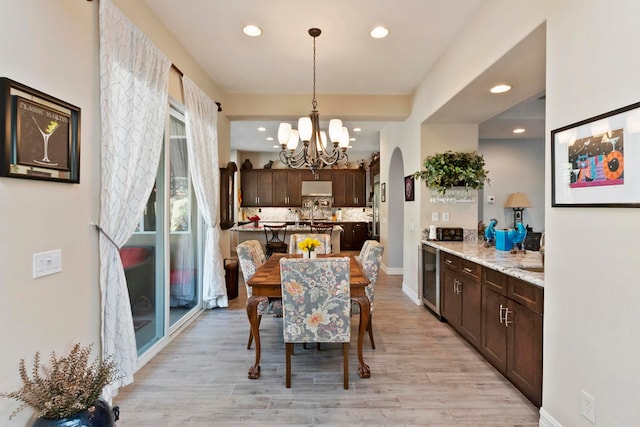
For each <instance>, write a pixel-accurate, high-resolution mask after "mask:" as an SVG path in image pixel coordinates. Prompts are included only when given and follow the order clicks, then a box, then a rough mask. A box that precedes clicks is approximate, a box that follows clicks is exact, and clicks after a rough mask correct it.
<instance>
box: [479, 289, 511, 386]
mask: <svg viewBox="0 0 640 427" xmlns="http://www.w3.org/2000/svg"><path fill="white" fill-rule="evenodd" d="M508 301H509V300H507V298H506V297H505V296H504V295H500V294H499V293H498V292H495V291H494V290H492V289H491V288H489V287H488V286H484V287H483V288H482V346H481V352H482V354H483V355H484V357H485V358H486V359H487V360H488V361H489V362H490V363H491V364H492V365H493V366H494V367H495V368H496V369H497V370H498V371H500V373H501V374H503V375H506V373H507V329H506V328H505V326H504V319H503V316H504V309H505V307H508Z"/></svg>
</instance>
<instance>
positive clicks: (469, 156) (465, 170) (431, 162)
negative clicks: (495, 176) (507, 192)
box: [413, 150, 489, 194]
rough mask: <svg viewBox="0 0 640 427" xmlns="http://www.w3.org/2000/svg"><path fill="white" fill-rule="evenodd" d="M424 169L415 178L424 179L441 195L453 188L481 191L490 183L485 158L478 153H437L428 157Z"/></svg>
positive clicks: (415, 174)
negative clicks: (485, 184) (486, 183)
mask: <svg viewBox="0 0 640 427" xmlns="http://www.w3.org/2000/svg"><path fill="white" fill-rule="evenodd" d="M422 165H423V166H424V169H423V170H421V171H418V172H415V173H414V174H413V176H414V178H417V179H424V181H425V183H426V185H427V187H428V188H432V189H434V190H436V191H437V192H438V193H440V194H445V193H446V191H447V190H448V189H450V188H453V187H466V188H467V189H469V188H471V189H474V190H480V189H482V188H483V187H484V183H485V182H489V178H488V177H487V174H488V173H489V171H487V170H486V169H485V168H484V158H483V157H482V156H481V155H479V154H478V153H476V152H453V151H450V150H449V151H446V152H444V153H436V154H433V155H431V156H427V157H426V158H425V159H424V162H423V164H422Z"/></svg>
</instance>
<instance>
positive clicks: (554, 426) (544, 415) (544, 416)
mask: <svg viewBox="0 0 640 427" xmlns="http://www.w3.org/2000/svg"><path fill="white" fill-rule="evenodd" d="M538 425H539V426H540V427H562V424H560V423H559V422H557V421H556V420H555V419H554V418H553V417H552V416H551V415H549V413H548V412H547V411H545V410H544V408H540V423H539V424H538Z"/></svg>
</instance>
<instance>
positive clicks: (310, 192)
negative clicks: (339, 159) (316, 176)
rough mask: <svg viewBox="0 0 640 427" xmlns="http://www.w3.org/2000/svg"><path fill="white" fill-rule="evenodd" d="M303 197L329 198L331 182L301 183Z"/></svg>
mask: <svg viewBox="0 0 640 427" xmlns="http://www.w3.org/2000/svg"><path fill="white" fill-rule="evenodd" d="M301 194H302V195H303V196H314V197H331V196H332V195H333V193H332V187H331V181H302V193H301Z"/></svg>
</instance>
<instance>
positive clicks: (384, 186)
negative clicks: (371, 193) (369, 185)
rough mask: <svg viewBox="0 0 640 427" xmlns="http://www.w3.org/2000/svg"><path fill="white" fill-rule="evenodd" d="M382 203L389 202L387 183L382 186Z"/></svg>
mask: <svg viewBox="0 0 640 427" xmlns="http://www.w3.org/2000/svg"><path fill="white" fill-rule="evenodd" d="M380 201H381V202H386V201H387V183H386V182H383V183H382V184H380Z"/></svg>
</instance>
